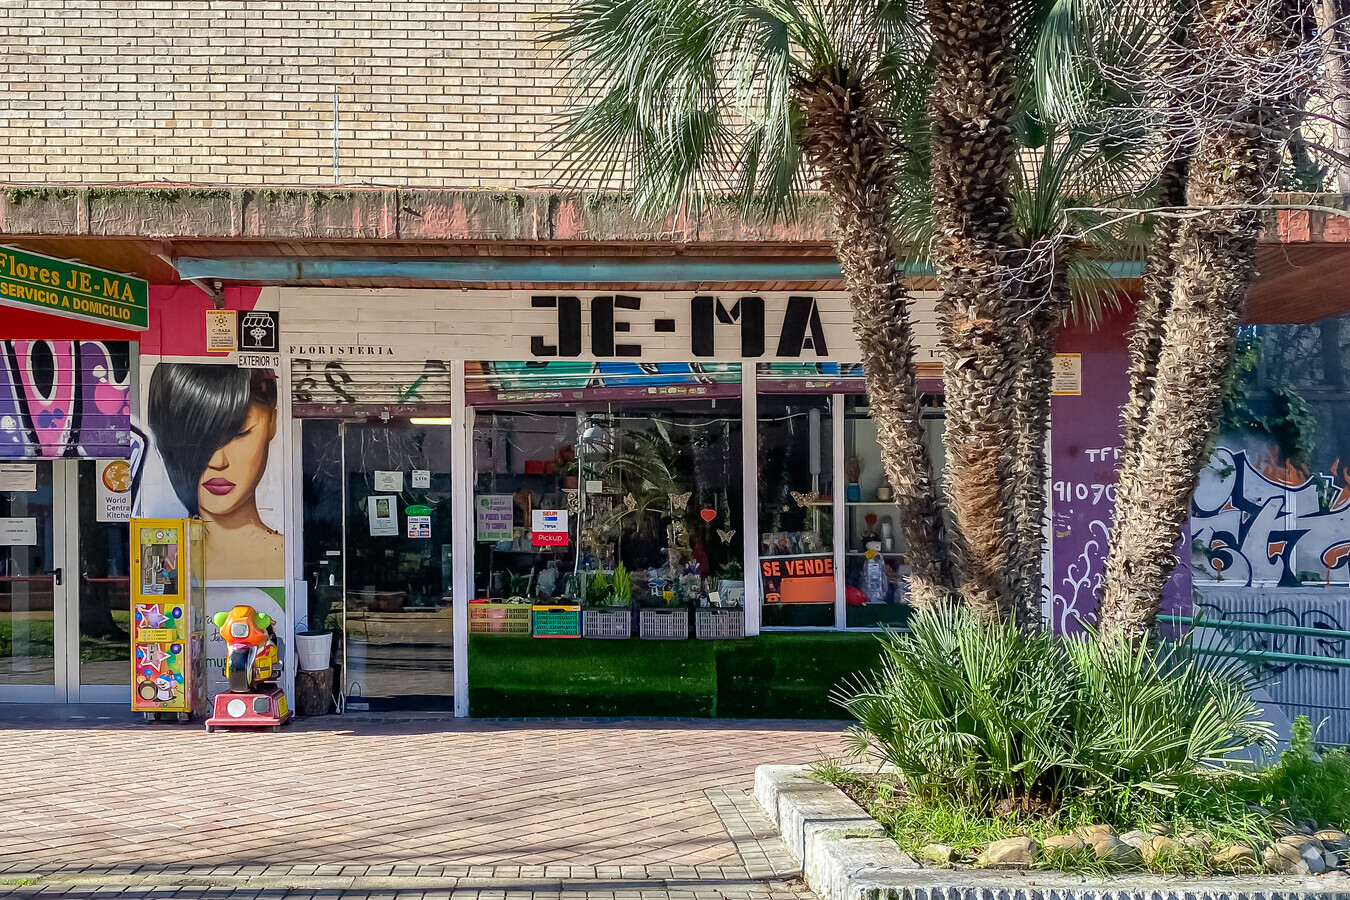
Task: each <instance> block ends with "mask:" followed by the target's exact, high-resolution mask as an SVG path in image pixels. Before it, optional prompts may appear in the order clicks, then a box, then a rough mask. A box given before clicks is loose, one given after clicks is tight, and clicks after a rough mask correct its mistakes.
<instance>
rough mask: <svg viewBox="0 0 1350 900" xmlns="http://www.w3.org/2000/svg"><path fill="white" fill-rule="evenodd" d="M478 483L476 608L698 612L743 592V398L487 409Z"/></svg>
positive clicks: (478, 446) (481, 421)
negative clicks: (550, 603) (547, 605)
mask: <svg viewBox="0 0 1350 900" xmlns="http://www.w3.org/2000/svg"><path fill="white" fill-rule="evenodd" d="M474 472H475V476H476V492H475V510H476V515H477V516H478V518H477V521H476V538H477V540H476V541H475V557H474V579H475V580H474V590H475V598H476V599H479V600H506V599H515V600H516V601H517V602H520V603H526V602H538V601H540V600H556V599H559V598H561V599H562V600H563V601H564V602H567V603H569V604H574V605H583V604H595V605H606V606H614V607H620V606H626V605H629V604H633V605H636V606H660V607H668V608H689V607H693V606H700V605H712V604H714V603H717V604H721V603H725V602H736V601H738V600H739V598H740V597H741V595H742V594H743V591H744V578H745V575H744V567H743V565H742V562H741V555H742V554H741V540H740V539H739V535H740V529H741V510H740V491H741V487H740V485H741V436H740V401H739V400H737V399H698V400H680V401H678V402H671V403H667V404H664V405H661V406H649V405H645V404H643V403H642V402H641V401H640V400H632V401H622V402H609V403H584V402H581V403H578V404H576V405H573V406H570V407H569V408H566V409H548V408H530V409H519V408H517V409H510V408H503V409H490V410H480V411H479V412H478V415H477V418H476V420H475V426H474ZM488 510H491V511H492V515H491V516H488V517H487V518H485V514H486V513H485V511H488ZM555 513H556V514H557V518H556V519H546V518H545V517H549V516H552V515H553V514H555ZM564 518H565V520H566V526H565V529H563V527H562V525H561V522H562V520H563V519H564ZM554 529H558V530H563V531H565V536H564V535H563V534H557V533H555V532H554ZM616 577H617V586H616Z"/></svg>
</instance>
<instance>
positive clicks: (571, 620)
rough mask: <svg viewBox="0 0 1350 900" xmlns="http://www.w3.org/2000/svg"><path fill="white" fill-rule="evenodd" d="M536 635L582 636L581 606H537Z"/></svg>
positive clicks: (535, 618) (544, 636)
mask: <svg viewBox="0 0 1350 900" xmlns="http://www.w3.org/2000/svg"><path fill="white" fill-rule="evenodd" d="M534 636H535V637H537V638H579V637H581V607H580V606H535V607H534Z"/></svg>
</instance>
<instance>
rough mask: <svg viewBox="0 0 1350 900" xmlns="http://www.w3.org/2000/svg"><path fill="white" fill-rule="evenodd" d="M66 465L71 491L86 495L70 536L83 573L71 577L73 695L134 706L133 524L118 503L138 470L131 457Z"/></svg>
mask: <svg viewBox="0 0 1350 900" xmlns="http://www.w3.org/2000/svg"><path fill="white" fill-rule="evenodd" d="M58 465H60V466H62V467H65V468H66V469H67V470H68V472H69V475H68V478H69V479H70V480H68V482H67V484H68V489H67V493H68V494H69V493H71V492H72V491H73V493H74V495H75V497H77V498H78V499H77V501H76V503H75V508H76V515H75V516H73V517H70V518H72V519H73V520H74V523H75V527H76V531H75V534H73V535H71V536H70V537H69V538H68V543H69V544H70V545H71V546H73V547H76V548H78V550H77V553H76V554H74V560H73V563H74V564H73V565H72V566H71V567H70V568H69V569H68V571H70V572H72V573H75V574H76V575H77V578H73V579H71V581H72V584H71V588H72V590H71V591H70V601H71V602H70V606H69V621H70V628H68V629H67V633H68V634H70V635H71V640H72V641H73V645H72V646H68V647H67V659H68V660H69V663H68V667H67V672H68V680H69V684H71V685H72V690H71V691H70V697H69V699H70V700H71V702H75V701H79V702H81V703H123V702H126V703H130V702H131V635H130V629H131V624H130V620H131V604H130V600H131V578H130V574H131V568H130V567H131V546H130V542H131V527H130V525H129V523H128V522H127V521H126V520H124V519H121V518H120V514H122V510H121V509H120V507H121V504H119V503H118V502H117V501H118V498H119V497H120V496H121V495H126V496H129V494H128V493H127V492H129V491H130V489H131V467H130V465H128V464H127V463H126V462H125V461H124V460H112V461H109V462H98V461H95V460H92V459H81V460H63V461H62V462H61V463H59V464H58ZM71 476H73V477H71ZM72 482H73V483H72ZM128 505H129V502H128ZM76 595H78V596H76Z"/></svg>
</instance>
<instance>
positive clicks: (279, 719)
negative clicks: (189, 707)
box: [206, 685, 292, 732]
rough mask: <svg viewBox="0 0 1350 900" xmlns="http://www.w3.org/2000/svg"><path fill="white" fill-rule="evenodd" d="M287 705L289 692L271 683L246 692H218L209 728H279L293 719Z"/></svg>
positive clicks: (213, 729)
mask: <svg viewBox="0 0 1350 900" xmlns="http://www.w3.org/2000/svg"><path fill="white" fill-rule="evenodd" d="M291 716H292V713H291V711H290V709H289V708H287V706H286V694H285V693H284V692H283V691H282V690H281V688H279V687H277V686H275V685H272V686H271V688H270V689H269V690H263V691H254V692H252V693H247V694H236V693H227V694H218V695H216V703H215V707H214V708H213V709H212V714H211V718H209V719H207V720H206V730H207V731H208V732H210V731H215V730H216V729H217V728H270V729H272V730H273V731H280V730H281V726H282V725H285V724H286V723H287V722H289V721H290V720H291Z"/></svg>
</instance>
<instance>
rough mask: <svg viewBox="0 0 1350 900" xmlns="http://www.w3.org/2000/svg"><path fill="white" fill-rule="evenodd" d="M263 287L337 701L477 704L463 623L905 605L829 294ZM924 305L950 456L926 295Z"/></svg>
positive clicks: (733, 628)
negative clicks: (285, 390)
mask: <svg viewBox="0 0 1350 900" xmlns="http://www.w3.org/2000/svg"><path fill="white" fill-rule="evenodd" d="M273 292H275V296H276V301H275V305H276V306H277V308H278V309H279V311H280V316H281V335H282V338H281V345H282V350H283V352H284V355H285V356H286V357H287V359H286V360H285V363H284V365H285V367H286V368H287V370H288V372H289V376H290V392H291V404H292V405H291V409H292V414H293V417H294V419H295V421H294V423H293V425H294V428H295V435H294V438H293V443H294V445H295V446H296V447H298V448H299V451H300V452H299V456H300V458H299V460H298V466H299V475H300V483H299V485H298V494H299V505H300V507H301V509H302V511H303V512H302V515H301V516H300V521H298V522H297V523H296V525H298V526H299V528H300V530H301V531H302V532H303V560H302V562H301V569H302V572H303V580H304V585H305V588H304V589H305V591H306V594H307V597H306V600H305V602H304V605H303V612H301V613H297V616H298V617H300V618H299V622H300V625H301V626H302V627H305V626H307V627H311V628H315V629H317V628H320V627H331V628H333V629H334V630H335V631H340V633H341V635H342V640H341V641H340V642H339V647H338V649H337V652H336V661H337V663H338V664H339V665H341V666H342V670H343V676H342V682H341V684H342V689H343V693H344V698H345V702H346V708H348V709H364V708H382V707H383V708H387V707H397V706H417V707H428V706H430V707H436V706H444V707H452V708H455V709H457V710H459V711H460V712H461V713H462V712H465V711H466V710H467V707H468V702H467V697H466V690H467V687H468V668H469V665H468V659H467V656H468V653H469V652H470V650H469V637H470V635H474V636H475V640H476V641H477V640H479V636H482V637H483V638H486V639H490V638H491V637H495V636H501V637H506V636H511V635H521V636H527V635H528V636H533V637H535V638H544V637H553V638H559V639H566V638H576V639H578V640H580V641H587V640H597V641H598V640H610V641H612V640H615V639H624V638H631V639H633V640H641V639H644V638H646V639H662V640H670V639H677V640H678V639H684V638H688V639H690V640H695V639H697V638H700V637H703V638H710V637H717V638H724V639H735V638H740V637H744V636H751V637H753V636H755V635H757V634H760V633H761V632H766V631H779V630H800V631H824V630H836V629H839V630H844V629H875V628H877V627H879V626H881V625H884V624H901V623H903V621H904V617H905V610H906V609H907V607H906V605H905V602H904V599H905V596H906V590H907V588H906V568H905V565H904V553H905V547H904V539H903V536H902V532H901V529H900V527H899V523H898V522H896V521H895V517H894V516H895V514H894V506H893V504H891V503H890V502H889V499H888V489H887V487H886V486H885V484H884V479H883V477H882V474H881V464H880V450H879V448H878V446H877V444H876V432H875V428H874V427H873V426H872V424H871V421H870V419H869V417H868V415H867V404H866V400H865V396H864V393H863V387H862V378H861V370H860V366H859V364H858V354H857V348H856V344H855V343H854V340H853V337H852V331H851V329H852V324H851V311H850V308H849V305H848V302H847V298H846V296H845V295H844V294H843V293H841V292H821V293H815V294H810V295H789V294H779V293H770V292H764V293H759V294H755V293H751V292H746V291H741V292H735V293H723V294H720V295H711V294H697V293H695V292H693V291H689V292H639V291H632V292H628V293H614V292H603V291H586V292H571V293H567V294H563V293H560V292H558V291H556V290H555V291H551V292H546V291H542V290H540V291H525V290H519V291H434V290H320V289H302V288H279V289H270V290H265V291H264V300H263V303H264V304H267V303H268V302H269V300H270V298H269V297H268V295H269V294H271V293H273ZM915 307H916V312H917V317H918V319H919V323H920V324H919V331H920V340H921V347H920V365H921V370H922V371H923V372H924V373H925V375H926V376H927V377H926V378H925V380H924V389H925V398H924V400H925V410H926V412H925V422H926V425H927V432H928V435H929V441H930V447H931V449H932V450H933V452H934V454H935V458H936V459H938V460H940V459H941V430H942V399H941V384H940V378H939V377H937V375H938V370H937V367H936V364H935V361H934V356H935V354H934V348H935V339H934V337H935V328H934V327H933V323H932V315H931V300H930V299H929V298H927V297H921V298H919V299H918V300H917V301H916V304H915Z"/></svg>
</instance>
